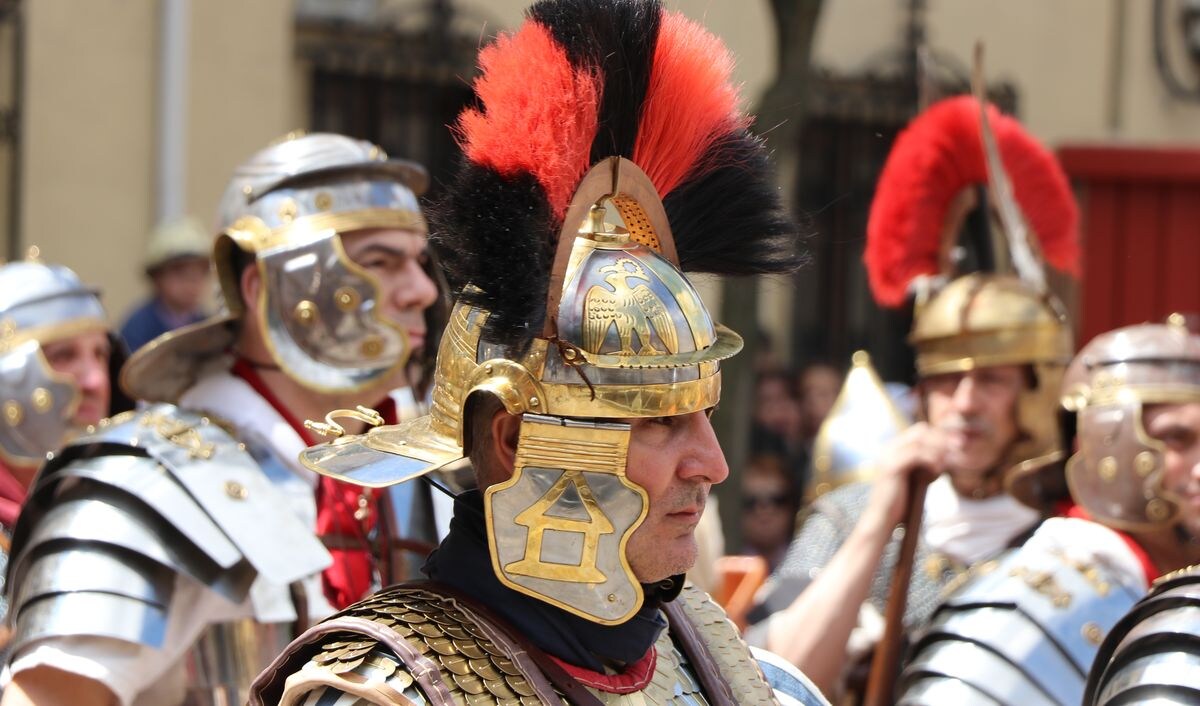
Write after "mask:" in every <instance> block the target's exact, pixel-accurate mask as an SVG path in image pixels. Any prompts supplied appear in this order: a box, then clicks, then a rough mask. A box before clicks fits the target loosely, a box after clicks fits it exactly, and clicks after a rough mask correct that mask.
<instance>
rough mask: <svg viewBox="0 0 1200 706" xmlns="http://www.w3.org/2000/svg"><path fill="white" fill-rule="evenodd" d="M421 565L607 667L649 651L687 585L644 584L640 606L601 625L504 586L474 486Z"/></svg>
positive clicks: (547, 646)
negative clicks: (667, 609) (666, 609)
mask: <svg viewBox="0 0 1200 706" xmlns="http://www.w3.org/2000/svg"><path fill="white" fill-rule="evenodd" d="M422 571H424V572H425V574H427V575H428V576H429V578H431V579H433V580H434V581H438V582H441V583H444V584H446V585H448V586H450V587H451V588H455V589H457V590H459V591H461V592H463V593H465V594H466V595H468V596H471V597H472V598H475V599H476V600H478V601H479V602H481V603H483V604H484V605H486V606H487V607H488V608H490V609H491V610H492V611H494V612H495V613H497V614H498V615H499V616H500V617H501V618H503V619H505V620H507V621H508V622H509V624H511V625H512V626H513V627H514V628H516V629H518V630H520V631H522V634H523V635H524V637H525V638H526V639H527V640H529V641H530V642H532V643H533V644H534V645H536V646H538V647H539V648H541V649H542V650H543V651H545V652H547V653H548V654H550V655H553V656H554V657H557V658H559V659H561V660H563V661H564V662H567V663H569V664H572V665H575V666H577V667H583V668H585V669H590V670H592V671H594V672H604V671H605V668H606V667H609V668H615V669H620V668H621V667H622V666H624V665H627V664H630V663H632V662H636V661H637V660H639V659H641V658H642V657H644V656H645V655H646V653H647V652H648V651H649V650H650V648H651V647H652V646H653V645H654V643H655V641H657V640H658V637H659V635H660V634H662V631H663V630H664V629H665V628H666V627H667V622H666V620H665V619H664V618H663V616H662V614H661V613H660V612H659V608H660V607H661V606H662V603H663V602H664V601H670V600H674V598H675V597H676V596H677V595H678V594H679V590H680V589H681V588H682V585H683V577H682V576H675V577H672V578H670V579H667V580H666V581H663V582H660V583H658V584H653V585H650V584H642V592H643V594H644V595H645V597H646V600H645V602H644V603H643V604H642V607H641V609H640V610H639V611H638V612H637V613H636V614H634V616H633V617H632V618H630V619H629V620H628V621H626V622H624V623H622V624H620V625H600V624H598V623H593V622H591V621H590V620H585V619H583V618H580V617H579V616H577V615H572V614H571V613H568V612H566V611H564V610H562V609H560V608H556V607H555V606H552V605H550V604H549V603H543V602H542V601H539V600H537V599H535V598H532V597H529V596H526V595H524V594H521V593H517V592H516V591H514V590H512V589H510V588H508V587H506V586H504V584H502V583H500V579H498V578H497V577H496V575H495V573H493V572H492V560H491V557H490V556H489V554H488V546H487V534H486V531H485V527H484V514H483V494H482V493H481V492H480V491H478V490H470V491H467V492H465V493H462V494H461V495H459V496H458V497H457V498H456V499H455V501H454V517H453V518H452V519H451V520H450V533H449V534H448V535H447V536H446V539H445V540H443V541H442V543H441V544H440V545H439V546H438V548H437V550H436V551H435V552H434V553H433V554H431V555H430V557H429V560H428V561H427V562H426V563H425V566H424V568H423V569H422Z"/></svg>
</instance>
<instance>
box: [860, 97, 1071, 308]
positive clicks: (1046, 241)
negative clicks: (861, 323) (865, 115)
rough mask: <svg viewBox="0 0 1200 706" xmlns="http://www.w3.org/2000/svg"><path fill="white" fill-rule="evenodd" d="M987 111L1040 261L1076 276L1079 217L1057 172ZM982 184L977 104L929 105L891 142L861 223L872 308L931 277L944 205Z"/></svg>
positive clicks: (1038, 148) (1018, 132)
mask: <svg viewBox="0 0 1200 706" xmlns="http://www.w3.org/2000/svg"><path fill="white" fill-rule="evenodd" d="M988 110H989V113H988V120H989V122H990V123H991V126H992V130H993V131H994V132H995V134H996V142H997V143H998V144H999V146H1000V156H1001V158H1002V159H1003V160H1004V166H1005V169H1006V170H1007V171H1008V175H1009V178H1010V179H1011V181H1012V183H1013V189H1014V191H1015V193H1016V198H1017V203H1018V204H1019V205H1020V207H1021V211H1022V212H1023V213H1024V214H1025V218H1026V220H1027V221H1028V222H1029V227H1030V228H1031V230H1032V231H1033V232H1034V233H1036V234H1037V236H1038V240H1039V242H1040V244H1041V248H1042V253H1043V255H1044V256H1045V258H1046V261H1047V262H1049V263H1050V264H1051V265H1053V266H1054V267H1055V268H1057V269H1059V270H1062V271H1064V272H1067V273H1069V274H1072V275H1077V274H1078V269H1079V235H1078V221H1079V213H1078V208H1077V206H1076V204H1075V199H1074V196H1073V195H1072V193H1071V187H1070V184H1069V183H1068V181H1067V176H1066V174H1065V173H1064V172H1063V170H1062V166H1061V165H1059V163H1058V160H1057V159H1055V157H1054V155H1053V154H1051V153H1050V152H1049V151H1048V150H1047V149H1046V148H1045V147H1043V146H1042V145H1041V144H1040V143H1038V142H1037V140H1035V139H1034V138H1033V136H1032V135H1030V134H1029V133H1027V132H1026V131H1025V130H1024V128H1022V127H1021V124H1020V123H1019V122H1017V121H1016V120H1015V119H1014V118H1011V117H1009V116H1006V115H1002V114H1001V113H1000V111H999V110H997V109H996V108H995V107H993V106H988ZM986 182H987V164H986V160H985V157H984V153H983V142H982V139H981V136H980V132H979V104H978V103H977V102H976V101H975V98H973V97H972V96H958V97H955V98H948V99H946V100H942V101H939V102H938V103H935V104H934V105H932V106H930V107H929V109H928V110H926V111H925V112H923V113H922V114H920V115H918V116H917V117H916V118H914V119H913V120H912V122H910V123H909V124H908V127H906V128H905V129H904V130H903V131H902V132H901V133H900V134H899V135H898V136H897V137H896V142H895V144H894V145H893V146H892V151H891V153H890V154H889V155H888V158H887V162H886V163H885V164H884V165H883V172H882V173H881V174H880V175H879V183H878V184H877V185H876V187H875V198H874V200H873V201H872V202H871V213H870V216H869V218H868V220H867V247H866V252H865V253H864V255H863V259H864V261H865V262H866V266H867V275H868V277H869V279H870V283H871V292H872V294H873V295H874V296H875V300H876V301H877V302H879V303H880V304H881V305H883V306H889V307H896V306H900V305H902V304H904V302H905V300H906V298H907V296H908V286H909V284H911V282H912V281H913V280H914V279H915V278H917V277H919V276H921V275H936V274H938V259H939V248H940V246H941V242H940V239H941V231H942V225H943V222H944V221H945V218H946V213H947V210H948V209H949V207H950V203H951V201H952V200H953V199H954V197H955V196H957V195H958V193H959V192H960V191H962V190H963V189H964V188H967V187H970V186H973V185H975V184H984V183H986Z"/></svg>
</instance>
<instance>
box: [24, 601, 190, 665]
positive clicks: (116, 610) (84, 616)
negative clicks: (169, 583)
mask: <svg viewBox="0 0 1200 706" xmlns="http://www.w3.org/2000/svg"><path fill="white" fill-rule="evenodd" d="M9 620H10V622H11V624H12V625H13V637H12V650H13V653H14V654H15V653H18V652H20V651H21V649H22V648H24V647H25V646H27V645H32V644H34V643H36V642H37V641H38V640H42V639H45V638H50V637H76V636H85V637H103V638H110V639H113V640H119V641H121V642H126V643H132V644H135V645H145V646H147V647H154V648H158V647H161V646H162V644H163V640H164V638H165V637H166V629H167V616H166V611H165V610H164V609H162V608H161V607H158V606H155V605H154V604H151V603H144V602H142V601H138V600H134V599H132V598H126V597H125V596H118V595H115V594H111V593H95V592H86V593H84V592H76V593H61V594H57V595H51V596H47V597H44V598H42V599H40V600H37V601H34V602H32V603H30V604H28V605H25V606H19V607H17V608H15V609H14V614H12V615H10V618H9Z"/></svg>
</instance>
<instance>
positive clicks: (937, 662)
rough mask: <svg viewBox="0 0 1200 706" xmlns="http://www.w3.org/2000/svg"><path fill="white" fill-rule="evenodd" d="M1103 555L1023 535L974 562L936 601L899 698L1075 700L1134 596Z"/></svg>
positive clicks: (906, 705) (968, 702) (1060, 703)
mask: <svg viewBox="0 0 1200 706" xmlns="http://www.w3.org/2000/svg"><path fill="white" fill-rule="evenodd" d="M1108 571H1109V570H1108V569H1107V568H1106V567H1105V566H1104V565H1102V564H1099V563H1082V562H1078V561H1075V560H1072V559H1071V558H1069V557H1068V556H1066V555H1065V554H1064V553H1062V552H1061V551H1057V550H1052V549H1050V548H1048V547H1041V546H1034V545H1030V544H1026V545H1025V546H1023V547H1021V548H1020V549H1016V550H1012V551H1010V552H1008V553H1007V554H1005V555H1004V556H1002V557H1001V558H999V559H996V560H993V561H989V562H984V563H983V564H980V565H979V566H977V567H975V568H974V569H973V570H972V572H971V574H970V575H969V577H968V578H967V579H966V580H965V581H964V582H963V585H962V586H961V587H960V588H958V589H957V590H956V591H954V592H953V593H952V594H951V596H950V597H949V598H948V599H947V600H946V601H945V603H943V604H942V606H941V607H939V608H938V610H937V612H936V613H935V614H934V616H933V619H932V620H931V621H930V624H929V627H928V628H927V629H926V630H925V631H924V633H923V635H922V636H921V638H920V639H919V640H918V641H917V643H916V644H915V646H914V648H913V650H912V652H911V654H910V656H909V663H908V666H907V667H906V668H905V669H904V672H903V674H902V675H901V678H900V685H899V693H900V696H899V698H898V700H897V702H896V703H897V704H898V706H941V705H942V704H947V703H954V704H962V705H963V706H974V705H975V704H980V705H987V706H995V705H996V704H1002V705H1005V706H1075V705H1076V704H1078V703H1079V701H1080V699H1081V697H1082V696H1083V687H1084V677H1085V675H1086V673H1087V668H1088V665H1089V664H1091V661H1092V658H1093V657H1094V655H1095V654H1096V649H1097V648H1098V647H1099V645H1100V642H1101V640H1102V639H1103V636H1104V634H1105V632H1107V631H1108V630H1109V629H1110V628H1111V627H1112V626H1113V624H1114V623H1116V621H1117V619H1118V618H1120V616H1121V615H1122V614H1123V613H1124V612H1125V611H1126V610H1128V607H1129V606H1130V605H1132V604H1133V602H1134V601H1135V600H1136V599H1137V595H1136V591H1135V590H1134V589H1132V588H1130V587H1126V586H1124V585H1123V584H1122V583H1121V582H1120V581H1118V580H1116V579H1115V578H1114V577H1113V576H1110V575H1109V573H1108Z"/></svg>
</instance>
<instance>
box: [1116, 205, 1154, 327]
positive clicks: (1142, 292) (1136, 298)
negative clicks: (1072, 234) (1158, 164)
mask: <svg viewBox="0 0 1200 706" xmlns="http://www.w3.org/2000/svg"><path fill="white" fill-rule="evenodd" d="M1161 204H1162V195H1161V187H1156V186H1151V185H1142V184H1137V185H1131V186H1129V187H1127V190H1126V193H1125V208H1124V209H1123V213H1122V214H1121V219H1120V222H1119V223H1120V225H1119V228H1120V233H1119V234H1118V236H1117V237H1118V238H1119V239H1120V242H1121V250H1120V251H1119V253H1120V255H1119V256H1118V260H1117V273H1116V277H1117V279H1118V280H1120V281H1121V282H1123V284H1124V286H1123V287H1122V288H1121V289H1122V297H1121V299H1122V301H1121V302H1119V304H1118V308H1117V311H1118V312H1120V313H1119V315H1118V319H1117V321H1116V324H1117V325H1118V326H1125V325H1128V324H1139V323H1142V322H1143V321H1153V320H1154V319H1156V318H1158V309H1159V306H1160V304H1159V301H1160V299H1161V297H1160V296H1159V294H1158V292H1157V290H1158V288H1159V287H1160V280H1161V272H1162V248H1161V247H1160V246H1159V243H1160V240H1161V238H1162V237H1163V232H1162V215H1163V214H1162V205H1161Z"/></svg>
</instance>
